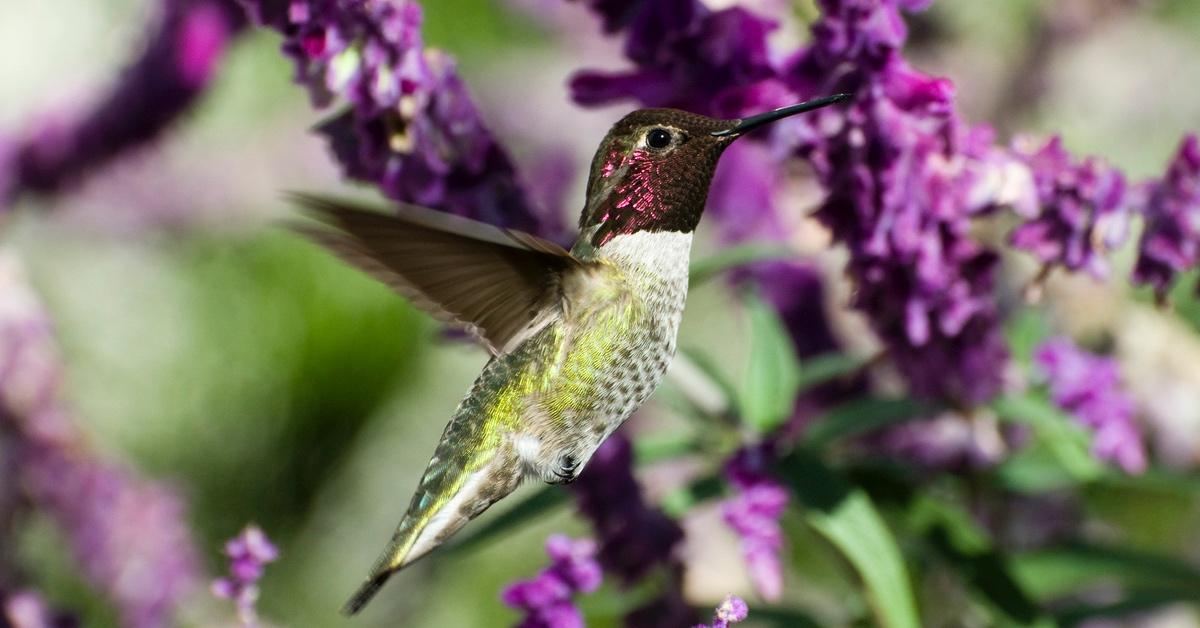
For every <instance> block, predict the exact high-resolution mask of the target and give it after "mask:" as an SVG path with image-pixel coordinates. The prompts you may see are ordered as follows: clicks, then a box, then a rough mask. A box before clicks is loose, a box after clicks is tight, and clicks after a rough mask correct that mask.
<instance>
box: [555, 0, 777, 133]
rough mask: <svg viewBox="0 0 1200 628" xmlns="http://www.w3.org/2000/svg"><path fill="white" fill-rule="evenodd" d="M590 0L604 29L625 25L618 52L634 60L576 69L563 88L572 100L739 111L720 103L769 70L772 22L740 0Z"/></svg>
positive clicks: (736, 97) (733, 100)
mask: <svg viewBox="0 0 1200 628" xmlns="http://www.w3.org/2000/svg"><path fill="white" fill-rule="evenodd" d="M590 4H591V6H592V9H593V10H594V11H596V12H597V13H599V14H600V15H601V17H602V18H603V20H604V28H605V31H607V32H609V33H614V32H616V31H617V30H618V29H623V30H626V31H627V33H628V38H627V39H626V41H625V56H626V57H628V58H629V60H630V61H632V62H633V63H634V65H635V67H634V68H633V69H631V70H627V71H624V72H600V71H592V70H585V71H582V72H580V73H578V74H576V75H575V76H574V77H573V78H572V79H571V94H572V96H573V97H574V99H575V101H576V102H578V103H580V104H583V105H597V104H605V103H609V102H613V101H617V100H623V99H627V98H636V99H637V100H639V101H641V102H642V103H644V104H646V105H647V106H651V107H679V108H683V109H688V110H690V111H695V112H697V113H704V114H710V115H722V112H723V113H724V114H730V115H733V116H734V117H736V115H737V114H738V113H740V112H737V111H733V110H732V109H731V108H730V107H729V106H728V104H729V103H742V102H743V101H744V98H742V97H741V96H740V92H741V90H742V89H745V88H748V87H750V86H752V85H754V84H756V83H758V82H759V81H761V80H763V79H767V78H769V77H771V76H772V75H773V74H774V70H773V69H772V67H771V64H770V61H769V58H768V51H767V35H768V34H769V33H770V32H771V31H772V30H774V29H775V24H774V22H771V21H770V20H766V19H763V18H760V17H758V16H755V15H754V14H753V13H750V12H749V11H746V10H745V9H742V8H740V7H731V8H728V9H723V10H720V11H712V10H710V9H709V8H708V7H706V6H705V5H704V4H703V3H702V2H700V1H699V0H669V1H665V2H611V1H609V2H605V1H601V0H593V1H592V2H590ZM756 113H757V112H756Z"/></svg>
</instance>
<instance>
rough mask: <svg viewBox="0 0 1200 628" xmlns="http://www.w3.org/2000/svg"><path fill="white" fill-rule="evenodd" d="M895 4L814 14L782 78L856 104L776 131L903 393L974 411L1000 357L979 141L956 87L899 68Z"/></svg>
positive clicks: (992, 389) (982, 142)
mask: <svg viewBox="0 0 1200 628" xmlns="http://www.w3.org/2000/svg"><path fill="white" fill-rule="evenodd" d="M897 5H898V3H897V2H895V1H894V0H876V1H873V2H872V1H857V2H849V1H841V0H825V1H823V2H821V6H822V9H823V13H822V16H821V19H820V20H818V21H817V22H816V23H815V24H814V25H813V29H812V30H813V39H814V44H813V45H812V46H811V47H809V48H807V49H804V50H802V51H801V52H800V53H798V54H797V55H796V56H795V57H794V58H793V59H792V61H791V63H790V64H789V66H788V68H787V69H786V71H785V75H784V78H785V80H786V81H787V83H788V85H789V87H790V88H791V89H793V90H794V91H795V92H796V93H797V94H801V95H804V96H806V97H807V96H810V95H815V94H824V93H830V92H835V91H845V92H852V93H854V94H855V99H854V101H853V103H852V104H851V105H850V106H849V107H847V108H830V109H826V110H823V111H817V112H814V113H813V114H810V115H808V116H803V117H798V118H794V119H791V120H785V121H782V122H780V123H779V124H778V125H776V126H780V127H781V128H780V129H779V130H778V140H777V141H778V142H780V143H783V144H790V145H792V146H793V147H794V150H795V152H796V153H797V154H799V155H801V156H805V157H808V158H809V159H810V160H811V161H812V163H813V166H814V169H815V171H816V175H817V178H818V180H819V181H820V182H821V184H822V185H823V186H824V187H825V189H826V190H827V191H828V195H827V197H826V198H825V200H824V202H823V203H822V204H821V206H820V208H819V209H818V211H817V214H816V215H817V217H818V218H819V219H820V220H821V221H822V222H824V223H825V224H826V225H827V226H828V227H829V228H830V229H831V230H832V232H833V235H834V237H835V238H836V239H837V240H838V241H840V242H842V243H843V244H845V245H846V246H847V248H848V249H849V251H850V255H851V259H850V264H849V274H850V276H851V277H852V279H853V280H854V281H855V283H856V288H857V290H856V296H855V298H854V301H853V304H854V305H855V306H856V307H858V308H859V309H861V310H864V311H865V312H866V313H867V314H868V315H869V317H870V320H871V323H872V326H873V327H874V329H875V331H876V333H878V334H879V335H880V337H881V338H882V339H883V341H884V342H885V343H886V345H887V347H888V349H889V355H890V357H891V358H892V360H893V361H894V362H895V363H896V365H897V366H898V367H899V370H900V372H901V374H902V375H903V376H904V377H905V378H906V379H907V380H908V382H909V385H910V388H911V389H912V391H913V392H914V393H916V394H918V395H921V396H926V397H943V398H951V399H958V400H962V401H965V402H978V401H981V400H984V399H987V398H988V397H990V396H992V395H994V394H995V393H996V392H997V391H998V390H999V388H1000V384H1001V380H1000V374H1001V372H1002V371H1003V365H1004V363H1005V361H1006V359H1007V351H1006V349H1005V347H1004V343H1003V340H1002V338H1001V336H1000V333H999V328H998V323H997V313H996V307H995V302H994V298H993V295H992V282H993V274H994V268H995V265H996V255H995V253H993V252H992V251H989V250H987V249H985V248H984V247H982V246H981V245H979V244H978V243H976V242H975V241H974V240H972V239H971V238H970V236H969V235H968V232H969V229H970V219H971V215H972V214H973V213H975V212H977V211H981V210H982V209H983V208H986V207H987V206H988V205H989V204H990V203H991V202H994V201H995V200H996V199H988V198H980V197H979V192H980V190H981V185H980V182H981V177H980V168H981V166H984V165H986V163H987V161H986V160H987V158H988V157H989V153H988V150H987V149H988V147H989V139H990V138H989V134H988V133H987V132H986V130H971V129H967V128H966V126H965V125H964V124H963V122H962V121H961V120H959V118H958V117H957V115H956V114H955V112H954V99H953V96H954V91H953V86H952V85H951V84H950V82H949V81H947V80H945V79H937V78H933V77H929V76H925V75H923V74H921V73H920V72H918V71H916V70H915V69H913V68H911V67H910V66H909V65H908V64H907V63H906V62H905V61H904V59H903V58H902V57H901V56H900V53H899V46H900V45H901V44H902V43H903V41H904V39H905V36H906V30H905V27H904V22H903V20H902V19H901V17H900V14H899V8H898V6H897Z"/></svg>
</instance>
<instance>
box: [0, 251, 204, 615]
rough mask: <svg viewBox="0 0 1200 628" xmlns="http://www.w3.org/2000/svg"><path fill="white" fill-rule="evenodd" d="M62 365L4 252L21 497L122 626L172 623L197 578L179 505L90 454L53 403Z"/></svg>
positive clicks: (0, 403)
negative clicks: (55, 530)
mask: <svg viewBox="0 0 1200 628" xmlns="http://www.w3.org/2000/svg"><path fill="white" fill-rule="evenodd" d="M60 369H61V367H60V364H59V361H58V355H57V351H56V347H55V343H54V338H53V336H52V331H51V326H50V322H49V318H48V317H47V315H46V313H45V311H44V310H43V309H42V307H41V304H40V302H39V300H38V298H37V296H36V295H35V294H34V293H33V291H32V290H31V289H30V288H29V287H28V286H27V285H26V284H25V283H24V279H23V276H22V273H21V269H20V264H19V262H18V260H17V259H16V258H15V257H13V256H11V254H10V253H9V252H8V251H7V250H4V249H2V248H0V441H2V442H3V444H4V445H5V447H4V452H3V454H4V455H3V456H0V458H4V460H5V462H6V463H9V464H11V465H12V467H11V468H13V469H14V470H15V476H16V482H17V483H18V486H20V487H21V489H22V490H23V491H24V494H23V497H24V500H23V501H27V502H28V505H29V506H31V507H33V508H37V509H40V510H41V511H42V512H44V513H45V514H46V515H48V516H49V518H50V519H51V520H53V521H54V522H55V523H56V524H57V525H58V526H59V527H60V528H61V529H62V530H63V532H64V536H65V538H66V540H67V545H68V548H69V549H70V551H71V553H72V555H73V556H74V558H75V561H76V563H77V564H78V568H79V572H80V573H81V574H82V576H83V577H84V578H86V579H87V580H88V581H89V582H90V583H91V584H92V586H94V587H95V588H96V589H97V590H98V591H100V592H102V593H103V594H104V595H106V596H107V597H108V598H110V599H111V600H112V602H113V606H114V607H115V608H116V610H117V612H118V613H119V615H120V620H121V625H123V626H130V627H132V628H158V627H159V626H168V625H172V624H173V618H174V614H175V611H176V609H177V608H178V606H179V605H180V603H181V602H182V601H183V600H184V599H185V598H187V597H188V596H189V595H190V594H191V593H192V592H193V591H194V590H195V585H196V583H197V582H198V581H199V560H198V557H197V555H196V550H195V547H194V546H193V545H192V540H191V535H190V532H189V530H188V528H187V525H186V517H185V514H186V513H185V512H184V504H183V501H182V500H181V499H180V498H179V496H178V495H177V494H176V493H175V492H174V491H173V490H171V489H170V488H169V487H167V486H165V485H163V484H159V483H156V482H153V481H149V480H147V479H145V478H142V477H139V476H138V475H137V474H135V473H134V472H133V471H132V470H131V469H128V468H126V467H123V466H120V465H117V464H111V463H106V462H103V461H100V460H98V459H97V458H95V457H94V455H93V454H92V453H91V452H90V451H88V449H87V447H86V446H85V445H84V443H83V439H82V438H81V437H80V435H79V434H78V433H77V432H76V431H75V429H74V425H73V424H72V423H71V421H70V420H69V418H68V414H67V412H66V411H65V410H64V409H63V408H62V407H61V405H60V403H59V400H58V382H59V377H60ZM9 454H11V455H9ZM6 466H8V465H6ZM5 471H7V469H5ZM6 479H7V478H6ZM22 608H28V604H26V606H23V607H22Z"/></svg>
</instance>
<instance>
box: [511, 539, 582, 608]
mask: <svg viewBox="0 0 1200 628" xmlns="http://www.w3.org/2000/svg"><path fill="white" fill-rule="evenodd" d="M546 553H547V554H548V555H549V556H550V560H551V563H550V566H549V567H547V568H545V569H543V570H542V571H541V573H539V574H538V575H537V576H536V577H534V578H533V579H531V580H523V581H520V582H516V583H513V584H511V585H509V586H508V587H507V588H505V589H504V592H503V593H502V594H501V596H500V597H501V599H502V600H503V601H504V603H505V604H507V605H508V606H510V607H512V608H515V609H518V610H522V611H524V612H525V618H524V619H523V620H522V621H521V622H520V623H519V624H517V625H518V626H520V627H521V628H582V626H583V625H584V623H583V616H582V615H580V614H579V610H578V609H577V608H575V605H574V604H573V603H572V602H571V597H572V596H573V595H576V594H580V593H591V592H592V591H595V590H596V588H597V587H599V586H600V581H601V579H602V578H603V574H602V573H601V570H600V565H599V564H598V563H597V562H596V544H595V542H593V541H591V540H590V539H579V540H574V539H571V538H569V537H567V536H565V535H562V534H556V535H554V536H551V537H550V538H548V539H546Z"/></svg>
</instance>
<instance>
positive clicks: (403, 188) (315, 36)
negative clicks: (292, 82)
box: [242, 0, 563, 237]
mask: <svg viewBox="0 0 1200 628" xmlns="http://www.w3.org/2000/svg"><path fill="white" fill-rule="evenodd" d="M242 1H243V3H244V4H246V5H247V7H248V8H249V10H250V12H251V14H252V15H253V16H254V17H255V19H256V20H257V21H258V22H259V23H260V24H262V25H264V26H268V27H270V28H273V29H275V30H277V31H279V32H280V33H281V34H283V36H284V42H283V52H284V54H286V55H287V56H288V57H290V58H291V59H292V62H293V63H294V64H295V66H296V81H297V82H298V83H300V84H302V85H304V86H305V87H306V88H307V89H308V92H309V95H310V97H311V98H312V101H313V104H314V105H315V106H317V107H319V108H324V107H327V106H329V105H331V104H333V103H335V102H341V103H344V104H345V105H346V107H345V108H344V109H343V110H342V111H340V112H338V113H336V114H334V115H333V116H332V117H331V118H329V119H328V120H326V121H325V122H324V123H323V124H321V125H320V127H319V128H318V132H319V133H321V134H322V135H324V136H325V137H326V139H328V140H329V144H330V147H331V149H332V151H333V154H334V156H335V158H336V159H337V161H338V162H339V163H340V164H341V166H342V169H343V171H344V173H345V175H346V176H347V177H349V178H351V179H355V180H357V181H361V182H364V183H370V184H374V185H377V186H379V188H380V189H381V190H382V191H383V193H384V194H385V195H387V196H388V197H391V198H393V199H395V200H398V201H402V202H407V203H415V204H419V205H424V206H427V207H432V208H434V209H440V210H444V211H447V212H451V213H455V214H460V215H463V216H467V217H470V218H474V219H477V220H482V221H485V222H489V223H492V224H496V225H500V226H504V227H510V228H515V229H521V230H524V231H529V232H531V233H536V234H539V235H543V236H547V237H556V236H560V235H561V233H562V231H563V224H562V221H561V220H560V219H559V218H558V217H557V214H555V213H553V211H538V210H535V209H534V207H533V205H532V203H531V202H530V201H529V199H528V198H527V197H526V196H525V193H524V191H523V189H522V188H521V186H520V185H519V183H518V181H517V174H516V170H515V167H514V165H513V163H512V160H511V159H510V158H509V156H508V154H507V153H506V152H505V151H504V150H503V149H502V148H501V146H500V145H499V144H498V143H497V142H496V140H495V138H494V137H492V135H491V133H490V132H489V131H488V130H487V128H486V127H485V126H484V124H483V120H482V117H481V115H480V113H479V110H478V109H477V108H476V106H475V103H474V102H473V101H472V100H471V97H470V95H469V94H468V93H467V89H466V86H465V85H464V84H463V82H462V80H461V79H460V78H459V76H458V73H457V71H456V70H455V67H454V62H453V60H452V59H451V58H450V57H448V56H447V55H445V54H442V53H440V52H438V51H435V50H426V49H425V47H424V43H423V41H422V38H421V8H420V6H419V5H417V3H416V2H414V1H412V0H376V1H372V2H361V1H358V0H290V1H286V0H242ZM551 209H552V210H557V209H558V208H551Z"/></svg>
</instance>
